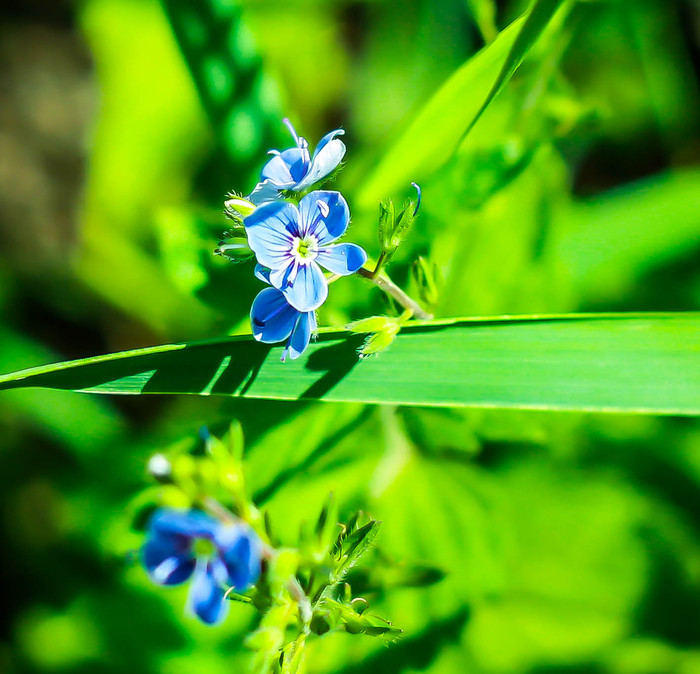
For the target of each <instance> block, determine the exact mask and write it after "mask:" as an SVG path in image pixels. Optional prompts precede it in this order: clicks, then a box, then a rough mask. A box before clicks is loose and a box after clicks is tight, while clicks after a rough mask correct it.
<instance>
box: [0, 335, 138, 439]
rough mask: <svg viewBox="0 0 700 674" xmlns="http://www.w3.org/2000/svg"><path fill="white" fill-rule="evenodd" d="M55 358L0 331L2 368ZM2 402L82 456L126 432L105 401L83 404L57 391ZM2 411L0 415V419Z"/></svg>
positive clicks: (30, 393) (27, 393) (11, 397)
mask: <svg viewBox="0 0 700 674" xmlns="http://www.w3.org/2000/svg"><path fill="white" fill-rule="evenodd" d="M52 357H55V354H53V353H51V352H50V351H49V350H48V349H46V348H45V347H42V346H41V345H39V344H36V343H35V342H33V341H32V340H31V339H29V338H28V337H27V336H26V335H21V336H20V335H18V334H16V333H14V332H12V331H11V330H10V329H9V328H3V329H2V330H0V366H2V367H7V366H9V367H11V366H12V365H15V367H16V365H17V363H19V362H24V363H32V362H34V363H38V362H41V361H42V360H46V359H47V358H52ZM8 393H9V394H10V395H9V396H8V397H7V398H5V399H3V400H2V401H0V402H1V403H2V406H3V408H4V409H8V410H9V411H11V412H12V414H13V415H15V414H18V415H19V416H20V417H23V418H25V419H26V420H27V422H28V423H30V424H32V425H34V426H36V428H37V429H38V430H40V431H41V432H42V433H45V434H47V435H48V436H51V437H55V438H57V439H58V440H60V441H61V442H62V443H64V444H65V445H66V446H67V447H70V448H71V449H74V450H76V451H79V452H83V451H84V452H90V451H98V450H99V449H100V448H102V447H103V446H104V445H105V444H106V443H108V442H111V441H114V439H115V436H117V435H118V434H119V433H120V432H122V431H123V430H124V426H123V422H122V419H121V418H120V417H119V415H118V414H117V412H116V411H115V410H113V409H111V406H110V405H109V404H106V401H104V402H102V401H99V400H87V399H85V400H80V399H78V398H76V397H75V396H67V395H66V394H65V393H61V392H58V391H12V392H8ZM1 415H2V411H0V416H1Z"/></svg>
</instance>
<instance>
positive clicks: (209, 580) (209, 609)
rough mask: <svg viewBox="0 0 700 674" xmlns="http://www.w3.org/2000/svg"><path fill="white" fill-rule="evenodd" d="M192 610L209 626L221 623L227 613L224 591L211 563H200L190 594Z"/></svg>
mask: <svg viewBox="0 0 700 674" xmlns="http://www.w3.org/2000/svg"><path fill="white" fill-rule="evenodd" d="M189 607H190V610H191V611H192V612H193V613H194V614H195V615H196V616H197V617H198V618H199V619H200V620H201V621H202V622H205V623H207V625H215V624H217V623H219V622H221V621H222V620H223V619H224V617H225V615H226V612H227V608H228V607H227V602H226V601H225V600H224V590H223V589H222V587H221V586H220V585H219V583H218V582H217V581H216V578H215V577H214V573H213V569H212V565H211V563H210V562H202V561H200V562H199V563H198V564H197V569H196V571H195V573H194V578H193V580H192V585H191V586H190V593H189Z"/></svg>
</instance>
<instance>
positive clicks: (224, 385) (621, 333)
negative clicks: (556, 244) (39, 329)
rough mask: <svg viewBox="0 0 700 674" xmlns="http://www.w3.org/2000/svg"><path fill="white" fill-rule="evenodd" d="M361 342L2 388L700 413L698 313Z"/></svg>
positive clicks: (229, 352)
mask: <svg viewBox="0 0 700 674" xmlns="http://www.w3.org/2000/svg"><path fill="white" fill-rule="evenodd" d="M360 342H361V340H360V339H359V338H357V337H355V336H349V335H348V333H346V332H338V331H330V332H324V333H322V334H321V335H320V337H319V339H318V341H317V342H315V343H314V344H312V345H311V346H310V347H309V348H308V349H307V351H306V352H305V353H304V355H303V356H302V357H301V358H299V359H298V360H296V361H291V362H286V363H282V362H280V355H281V352H282V346H273V347H270V346H266V345H263V344H259V343H258V342H255V341H253V340H252V339H251V338H249V337H228V338H224V339H219V340H209V341H204V342H192V343H184V344H170V345H165V346H156V347H151V348H147V349H139V350H136V351H127V352H123V353H117V354H112V355H108V356H100V357H97V358H87V359H83V360H78V361H71V362H66V363H59V364H56V365H48V366H44V367H38V368H32V369H29V370H23V371H20V372H15V373H12V374H9V375H5V376H3V377H0V389H7V388H18V387H28V386H40V387H47V388H57V389H68V390H76V391H87V392H93V393H121V394H142V393H191V394H199V395H210V394H223V395H233V396H245V397H251V398H272V399H280V400H297V399H318V400H328V401H355V402H364V403H391V404H405V405H427V406H473V407H503V408H531V409H556V410H592V411H618V412H642V413H659V414H686V415H695V414H700V314H697V313H687V314H685V313H680V314H591V315H585V314H582V315H575V314H572V315H564V316H531V317H500V318H494V319H451V320H446V321H432V322H426V323H416V324H413V325H409V326H407V327H406V328H405V329H404V330H403V331H402V332H401V333H400V334H399V336H398V337H397V339H396V341H395V342H394V343H393V344H392V346H391V347H390V348H389V349H388V350H387V351H386V352H384V353H382V354H381V355H380V356H379V357H376V358H370V359H366V360H359V359H358V357H357V353H356V349H357V347H358V346H359V345H360Z"/></svg>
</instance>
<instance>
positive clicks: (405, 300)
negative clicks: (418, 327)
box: [356, 267, 433, 321]
mask: <svg viewBox="0 0 700 674" xmlns="http://www.w3.org/2000/svg"><path fill="white" fill-rule="evenodd" d="M356 273H357V274H359V275H360V276H363V277H364V278H366V279H369V280H370V281H372V283H374V284H375V285H376V286H377V287H378V288H380V289H381V290H383V291H384V292H385V293H386V294H387V295H389V296H390V297H392V298H393V299H395V300H396V301H397V302H398V303H399V304H400V305H401V306H402V307H403V308H404V309H407V310H408V311H410V312H411V313H412V314H413V315H414V316H415V317H416V318H419V319H421V320H424V321H427V320H430V319H431V318H432V317H433V315H432V314H429V313H428V312H427V311H424V310H423V309H422V307H421V306H420V305H419V304H418V302H416V301H415V300H414V299H413V298H412V297H409V296H408V295H407V294H406V293H405V292H404V291H403V290H401V288H399V286H397V285H396V284H395V283H394V282H393V281H392V280H391V279H390V278H389V276H388V275H387V273H386V272H383V273H381V274H376V275H375V273H376V270H375V272H372V271H370V270H369V269H365V268H364V267H361V268H360V269H358V270H357V272H356Z"/></svg>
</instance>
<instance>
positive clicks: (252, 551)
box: [216, 525, 262, 590]
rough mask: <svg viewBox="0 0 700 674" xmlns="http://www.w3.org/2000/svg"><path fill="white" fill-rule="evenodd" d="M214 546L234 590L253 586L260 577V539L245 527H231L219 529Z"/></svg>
mask: <svg viewBox="0 0 700 674" xmlns="http://www.w3.org/2000/svg"><path fill="white" fill-rule="evenodd" d="M216 544H217V546H218V547H219V557H220V559H221V561H222V562H223V563H224V565H225V567H226V572H227V575H228V582H229V583H230V584H231V585H232V586H233V587H234V588H235V589H236V590H245V589H246V588H248V587H250V586H251V585H253V583H255V581H256V580H257V579H258V577H259V576H260V559H261V554H262V549H261V545H260V539H258V537H257V536H256V535H255V534H254V533H253V532H252V531H250V529H248V528H247V527H245V526H236V525H232V526H227V527H222V528H221V530H220V531H219V534H218V536H217V539H216Z"/></svg>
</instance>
